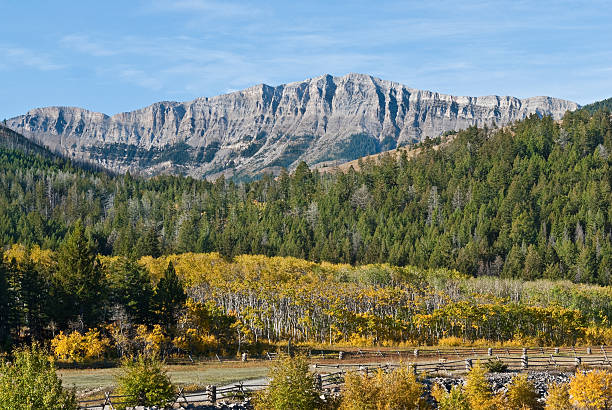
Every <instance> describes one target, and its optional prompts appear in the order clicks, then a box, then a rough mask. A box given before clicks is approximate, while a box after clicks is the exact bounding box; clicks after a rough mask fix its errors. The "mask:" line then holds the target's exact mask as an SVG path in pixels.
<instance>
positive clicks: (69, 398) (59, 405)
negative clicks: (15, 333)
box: [0, 345, 77, 410]
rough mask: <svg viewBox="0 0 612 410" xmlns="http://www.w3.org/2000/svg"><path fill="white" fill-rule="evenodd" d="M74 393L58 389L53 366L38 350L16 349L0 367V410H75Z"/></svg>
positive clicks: (59, 385) (40, 350) (58, 383)
mask: <svg viewBox="0 0 612 410" xmlns="http://www.w3.org/2000/svg"><path fill="white" fill-rule="evenodd" d="M76 408H77V403H76V399H75V396H74V392H72V391H69V390H66V389H64V388H63V387H62V381H61V380H60V378H59V377H58V376H57V374H56V373H55V366H54V364H53V362H52V361H51V360H49V357H48V356H47V353H46V352H45V351H43V350H42V349H41V348H39V347H38V346H36V345H34V346H32V347H31V348H25V349H19V350H16V351H15V352H14V353H13V362H12V363H9V362H2V363H0V410H22V409H32V410H33V409H50V410H56V409H57V410H60V409H62V410H70V409H76Z"/></svg>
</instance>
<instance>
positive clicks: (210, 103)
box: [7, 74, 578, 177]
mask: <svg viewBox="0 0 612 410" xmlns="http://www.w3.org/2000/svg"><path fill="white" fill-rule="evenodd" d="M577 108H578V105H577V104H576V103H573V102H570V101H566V100H560V99H556V98H551V97H533V98H527V99H518V98H514V97H499V96H486V97H456V96H451V95H445V94H439V93H436V92H431V91H422V90H416V89H412V88H408V87H406V86H404V85H402V84H398V83H395V82H391V81H385V80H381V79H378V78H374V77H371V76H369V75H363V74H348V75H345V76H343V77H332V76H330V75H324V76H321V77H317V78H313V79H309V80H306V81H301V82H296V83H291V84H285V85H279V86H277V87H271V86H268V85H263V84H262V85H257V86H254V87H251V88H247V89H245V90H243V91H237V92H234V93H231V94H225V95H220V96H216V97H212V98H198V99H196V100H193V101H189V102H182V103H181V102H159V103H155V104H153V105H151V106H148V107H146V108H142V109H139V110H136V111H132V112H127V113H121V114H117V115H114V116H107V115H104V114H101V113H96V112H91V111H87V110H84V109H81V108H72V107H47V108H38V109H34V110H31V111H30V112H28V113H27V114H26V115H22V116H19V117H15V118H12V119H10V120H8V121H7V125H8V126H9V127H10V128H12V129H14V130H15V131H18V132H20V133H23V134H24V135H26V136H27V137H29V138H34V139H36V140H37V141H42V142H43V143H44V144H46V145H47V146H49V147H50V148H52V149H56V150H60V151H63V152H65V153H66V154H68V155H70V156H72V157H75V158H79V159H84V160H90V161H93V162H95V163H97V164H99V165H102V166H105V167H107V168H109V169H112V170H114V171H118V172H124V171H127V170H130V171H131V172H139V173H144V174H155V173H160V172H174V173H182V174H188V175H192V176H196V177H202V176H208V177H214V176H216V175H218V174H220V173H225V174H226V175H235V176H238V177H251V176H253V175H257V174H258V173H261V172H273V173H276V172H278V171H279V170H280V168H281V167H288V168H291V167H292V166H294V165H296V164H297V162H299V161H300V160H304V161H306V162H307V163H309V164H311V165H315V164H322V163H325V164H330V163H331V164H334V163H342V162H346V161H349V160H352V159H355V158H358V157H361V156H364V155H368V154H373V153H377V152H380V151H384V150H388V149H392V148H395V147H397V146H401V145H407V144H410V143H413V142H417V141H420V140H421V139H423V138H425V137H427V136H431V137H435V136H438V135H440V134H441V133H443V132H445V131H449V130H457V129H462V128H467V127H469V126H471V125H476V126H483V125H485V124H488V125H491V124H493V123H496V124H497V125H504V124H508V123H510V122H513V121H515V120H519V119H522V118H524V117H526V116H528V115H530V114H532V113H536V114H538V115H551V116H553V117H554V118H555V119H558V118H560V117H561V116H562V115H563V114H564V113H565V112H566V111H567V110H575V109H577Z"/></svg>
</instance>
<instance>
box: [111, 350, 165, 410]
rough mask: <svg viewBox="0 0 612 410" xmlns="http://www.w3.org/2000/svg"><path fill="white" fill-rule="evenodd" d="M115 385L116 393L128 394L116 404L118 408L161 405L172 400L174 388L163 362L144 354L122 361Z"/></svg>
mask: <svg viewBox="0 0 612 410" xmlns="http://www.w3.org/2000/svg"><path fill="white" fill-rule="evenodd" d="M117 386H118V387H117V394H118V395H120V396H128V397H126V398H125V399H124V400H123V403H122V404H121V405H119V406H117V408H118V409H125V408H126V407H127V406H158V407H163V406H166V405H168V403H170V402H172V400H173V399H174V397H175V390H176V389H175V387H174V385H173V384H172V382H171V381H170V378H169V377H168V374H167V373H166V370H165V369H164V363H163V362H162V361H160V360H158V359H156V358H155V357H149V356H145V355H139V356H138V357H137V358H136V359H124V360H123V361H122V363H121V372H120V373H119V374H118V376H117Z"/></svg>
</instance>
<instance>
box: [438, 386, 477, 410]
mask: <svg viewBox="0 0 612 410" xmlns="http://www.w3.org/2000/svg"><path fill="white" fill-rule="evenodd" d="M431 395H432V397H433V398H434V399H435V400H436V402H438V407H437V408H438V410H470V403H469V401H468V398H467V396H466V394H465V392H464V391H463V389H462V388H461V386H453V387H452V388H451V390H450V391H448V392H447V391H446V389H445V388H444V387H442V386H440V385H439V384H435V385H434V386H433V387H432V389H431Z"/></svg>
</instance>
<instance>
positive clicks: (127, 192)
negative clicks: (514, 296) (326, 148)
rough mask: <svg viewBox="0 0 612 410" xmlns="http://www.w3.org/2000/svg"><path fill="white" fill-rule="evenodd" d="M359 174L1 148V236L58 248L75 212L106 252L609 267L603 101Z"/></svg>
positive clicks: (464, 138)
mask: <svg viewBox="0 0 612 410" xmlns="http://www.w3.org/2000/svg"><path fill="white" fill-rule="evenodd" d="M434 143H435V141H428V142H425V143H423V145H422V147H423V152H422V153H421V154H420V155H418V156H416V157H415V158H413V159H410V160H408V159H407V158H400V159H398V160H396V159H395V158H387V159H382V160H381V161H379V162H378V163H377V164H374V163H372V164H367V163H365V164H362V166H361V170H360V171H359V172H355V171H351V170H349V171H348V172H346V173H336V174H331V175H330V174H325V175H323V174H318V173H317V172H316V171H311V170H309V169H308V167H307V166H306V165H305V164H301V165H300V166H298V168H297V169H296V171H295V172H294V173H293V174H292V175H289V174H287V173H283V174H281V175H280V176H279V177H278V178H276V179H275V178H272V177H264V178H263V179H261V180H259V181H254V182H250V183H245V184H236V183H234V182H233V181H225V180H223V179H219V180H217V181H215V182H214V183H211V182H207V181H199V180H194V179H190V178H183V177H172V176H160V177H155V178H151V179H144V178H139V177H132V176H130V175H125V176H111V175H108V174H105V173H101V172H98V173H94V172H90V171H85V170H83V169H81V168H78V167H75V166H73V165H71V164H70V163H69V162H68V161H59V160H56V159H51V158H47V157H44V156H41V155H36V154H24V153H23V152H21V151H19V150H15V149H7V148H1V149H0V241H2V242H3V243H4V244H5V245H9V244H11V243H21V244H25V245H34V244H38V245H40V246H41V247H42V248H50V249H56V248H57V247H58V244H59V242H60V240H61V239H62V238H63V237H64V235H65V234H66V232H67V231H68V227H71V226H73V224H74V223H75V222H76V221H77V220H79V219H80V220H82V221H83V223H84V225H85V227H86V231H87V234H88V235H90V236H91V238H92V239H93V241H94V243H95V247H96V249H97V251H99V252H100V253H102V254H114V255H127V256H134V257H140V256H144V255H152V256H159V255H161V254H165V253H172V252H186V251H194V252H211V251H218V252H220V253H221V254H222V255H225V256H234V255H240V254H263V255H268V256H276V255H279V256H295V257H300V258H305V259H308V260H312V261H329V262H341V263H351V264H368V263H390V264H392V265H399V266H404V265H414V266H418V267H421V268H429V267H445V268H453V269H457V270H458V271H460V272H462V273H466V274H470V275H493V276H503V277H519V278H524V279H534V278H542V277H544V278H551V279H555V278H566V279H570V280H572V281H576V282H591V283H599V284H610V282H611V278H612V239H611V235H612V193H611V190H610V185H611V180H612V171H611V169H610V166H611V164H610V162H611V158H610V155H609V153H610V152H612V122H611V119H610V114H609V111H598V112H596V113H595V114H589V113H588V112H587V111H584V110H580V111H577V112H574V113H568V114H566V116H565V117H564V119H563V120H562V121H561V122H560V123H558V122H555V121H553V120H552V119H551V118H549V117H544V118H538V117H537V116H532V117H530V118H528V119H526V120H524V121H521V122H518V123H516V124H515V125H513V126H511V127H506V128H504V129H501V130H500V129H476V128H470V129H468V130H465V131H462V132H460V133H459V134H458V135H457V136H456V137H455V138H454V139H453V141H452V142H451V143H449V144H445V145H444V146H443V147H442V148H440V149H438V150H434V149H432V146H433V145H434Z"/></svg>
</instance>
